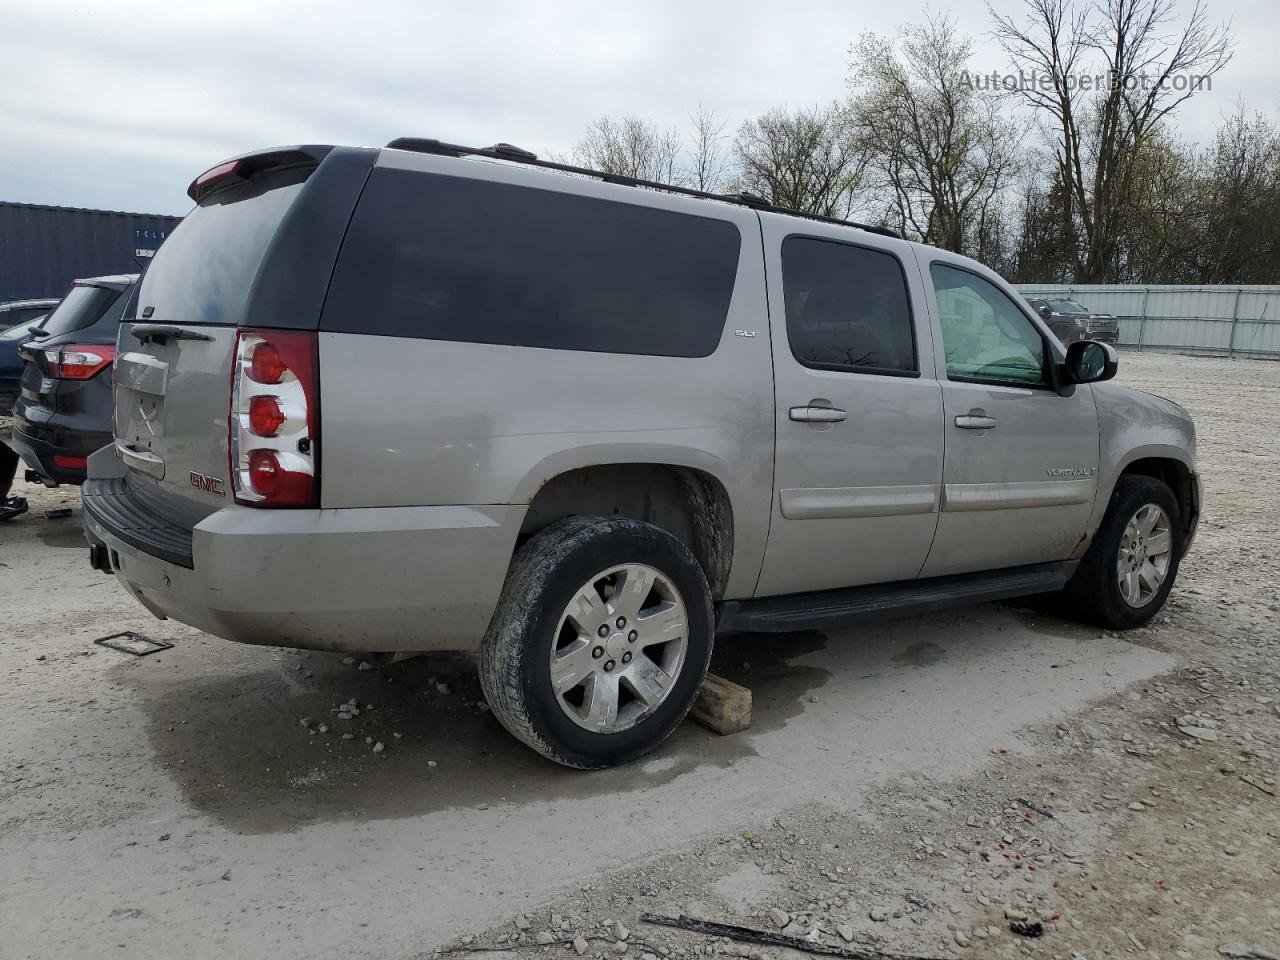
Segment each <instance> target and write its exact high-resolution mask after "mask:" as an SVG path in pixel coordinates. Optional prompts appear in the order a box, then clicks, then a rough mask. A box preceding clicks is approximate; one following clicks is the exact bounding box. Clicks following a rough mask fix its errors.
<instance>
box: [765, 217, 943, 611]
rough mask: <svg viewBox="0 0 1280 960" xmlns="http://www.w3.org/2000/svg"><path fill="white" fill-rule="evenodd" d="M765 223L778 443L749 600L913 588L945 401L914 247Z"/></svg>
mask: <svg viewBox="0 0 1280 960" xmlns="http://www.w3.org/2000/svg"><path fill="white" fill-rule="evenodd" d="M760 222H761V226H762V229H763V235H764V249H765V270H766V276H767V279H768V288H769V289H768V293H769V316H770V337H771V341H772V346H773V365H774V389H775V423H776V433H777V436H776V458H775V465H774V496H773V504H772V516H771V520H770V527H769V541H768V547H767V549H766V552H765V561H764V565H763V568H762V570H761V574H760V581H759V584H758V585H757V590H756V593H757V595H762V596H768V595H777V594H786V593H798V592H804V591H810V590H824V589H829V588H833V587H846V586H854V585H856V584H862V583H874V582H885V581H891V580H906V579H911V578H914V577H916V576H917V575H918V574H919V572H920V567H921V565H922V564H923V563H924V561H925V557H926V556H927V555H928V551H929V545H930V543H931V542H932V540H933V533H934V527H935V525H936V523H937V518H938V514H937V509H938V500H939V496H940V485H941V481H942V397H941V390H940V388H939V386H938V383H937V380H936V379H935V377H934V351H933V344H932V340H931V338H930V333H929V323H928V319H927V318H928V313H927V310H926V307H925V290H924V287H923V284H922V283H921V280H920V275H919V272H918V270H917V269H916V265H915V260H914V256H913V254H912V251H911V247H910V245H909V244H907V243H905V242H904V241H901V240H895V239H892V238H888V237H881V236H878V235H876V234H872V233H867V232H862V231H857V230H853V229H851V228H848V227H838V226H827V225H824V224H820V223H805V222H803V221H798V220H797V219H796V218H794V217H786V216H781V215H778V214H767V213H764V214H761V215H760Z"/></svg>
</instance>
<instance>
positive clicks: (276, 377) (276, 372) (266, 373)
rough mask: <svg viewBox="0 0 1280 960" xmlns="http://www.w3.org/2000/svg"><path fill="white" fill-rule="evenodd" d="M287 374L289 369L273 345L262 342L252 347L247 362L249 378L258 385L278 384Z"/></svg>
mask: <svg viewBox="0 0 1280 960" xmlns="http://www.w3.org/2000/svg"><path fill="white" fill-rule="evenodd" d="M288 372H289V367H288V366H287V365H286V364H285V362H284V359H283V358H282V357H281V356H280V351H279V350H277V349H276V346H275V344H273V343H267V342H266V341H265V340H264V341H262V342H261V343H258V344H255V345H254V348H253V354H252V355H251V357H250V360H249V376H251V377H253V379H255V380H257V381H258V382H259V383H279V382H280V381H281V379H283V377H284V375H285V374H286V373H288Z"/></svg>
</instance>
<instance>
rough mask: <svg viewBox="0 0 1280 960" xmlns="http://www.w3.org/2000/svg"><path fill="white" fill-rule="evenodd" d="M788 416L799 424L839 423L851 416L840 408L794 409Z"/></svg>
mask: <svg viewBox="0 0 1280 960" xmlns="http://www.w3.org/2000/svg"><path fill="white" fill-rule="evenodd" d="M787 415H788V416H789V417H791V419H792V420H795V421H797V422H798V423H839V422H840V421H841V420H843V419H845V418H846V417H847V416H849V415H848V414H847V413H845V412H844V411H843V410H841V409H839V408H838V407H792V408H791V409H790V410H789V411H788V414H787Z"/></svg>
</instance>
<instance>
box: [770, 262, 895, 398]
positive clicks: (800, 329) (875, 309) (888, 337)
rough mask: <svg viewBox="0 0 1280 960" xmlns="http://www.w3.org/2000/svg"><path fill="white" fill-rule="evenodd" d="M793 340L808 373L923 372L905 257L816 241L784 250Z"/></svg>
mask: <svg viewBox="0 0 1280 960" xmlns="http://www.w3.org/2000/svg"><path fill="white" fill-rule="evenodd" d="M782 290H783V296H784V297H785V298H786V305H787V339H788V340H789V341H790V342H791V352H792V353H793V354H794V355H795V358H796V359H797V360H799V361H800V362H801V363H802V364H804V365H805V366H806V367H816V368H818V369H820V370H850V371H855V372H862V373H889V374H908V373H914V372H915V371H916V350H915V337H914V335H913V334H912V331H911V305H910V300H909V299H908V297H907V281H906V277H905V276H904V275H903V272H902V264H901V263H900V262H899V261H898V258H897V257H895V256H893V255H892V254H889V253H884V252H882V251H880V250H871V249H868V248H866V247H856V246H853V245H851V244H847V243H837V242H835V241H830V240H815V239H813V238H810V237H788V238H787V239H786V240H785V241H783V244H782Z"/></svg>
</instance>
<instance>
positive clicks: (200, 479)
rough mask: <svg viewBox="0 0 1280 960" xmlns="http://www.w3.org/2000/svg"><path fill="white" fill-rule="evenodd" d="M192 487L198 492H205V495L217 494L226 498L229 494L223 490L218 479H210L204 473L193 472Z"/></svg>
mask: <svg viewBox="0 0 1280 960" xmlns="http://www.w3.org/2000/svg"><path fill="white" fill-rule="evenodd" d="M191 485H192V486H193V487H195V488H196V489H197V490H203V491H204V492H205V493H216V494H217V495H218V496H220V497H225V496H226V495H227V492H226V491H225V490H223V489H222V481H221V480H219V479H218V478H217V477H210V476H207V475H205V474H203V473H196V472H195V471H194V470H192V471H191Z"/></svg>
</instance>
